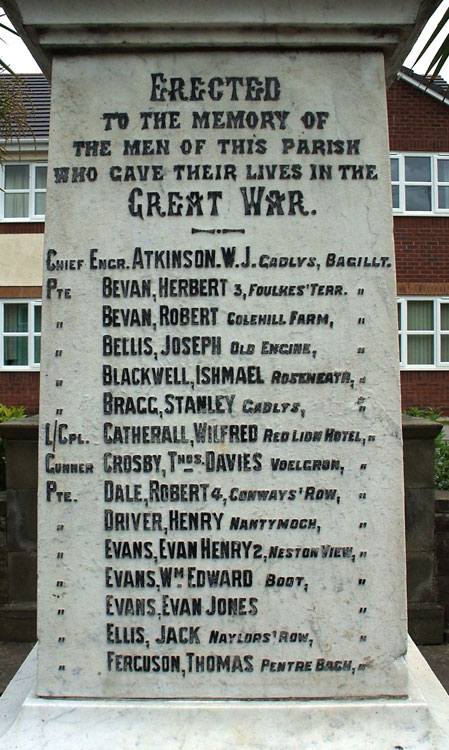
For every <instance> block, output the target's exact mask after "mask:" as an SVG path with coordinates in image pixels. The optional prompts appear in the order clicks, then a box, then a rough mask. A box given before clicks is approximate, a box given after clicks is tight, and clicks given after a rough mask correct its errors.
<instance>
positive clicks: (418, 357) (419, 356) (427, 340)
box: [407, 336, 433, 365]
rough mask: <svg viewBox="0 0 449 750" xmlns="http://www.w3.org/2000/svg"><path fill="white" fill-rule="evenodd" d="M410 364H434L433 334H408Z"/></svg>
mask: <svg viewBox="0 0 449 750" xmlns="http://www.w3.org/2000/svg"><path fill="white" fill-rule="evenodd" d="M407 343H408V364H409V365H433V336H407Z"/></svg>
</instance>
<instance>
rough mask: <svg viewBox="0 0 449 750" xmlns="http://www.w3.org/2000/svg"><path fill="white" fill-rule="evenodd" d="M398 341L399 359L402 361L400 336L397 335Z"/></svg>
mask: <svg viewBox="0 0 449 750" xmlns="http://www.w3.org/2000/svg"><path fill="white" fill-rule="evenodd" d="M398 339H399V341H398V343H399V361H400V362H402V336H398Z"/></svg>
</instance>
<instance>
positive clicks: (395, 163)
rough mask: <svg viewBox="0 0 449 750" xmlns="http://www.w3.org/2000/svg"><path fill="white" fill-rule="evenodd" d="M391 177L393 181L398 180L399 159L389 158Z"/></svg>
mask: <svg viewBox="0 0 449 750" xmlns="http://www.w3.org/2000/svg"><path fill="white" fill-rule="evenodd" d="M390 171H391V179H392V181H393V182H397V181H398V180H399V159H390Z"/></svg>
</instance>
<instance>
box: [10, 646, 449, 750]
mask: <svg viewBox="0 0 449 750" xmlns="http://www.w3.org/2000/svg"><path fill="white" fill-rule="evenodd" d="M407 658H408V665H409V676H410V696H409V698H407V699H385V698H380V699H377V700H361V701H356V700H348V701H341V700H335V701H331V700H325V701H324V700H317V701H212V700H211V701H204V700H201V701H193V700H192V701H186V700H171V701H169V700H159V701H155V700H123V701H117V700H110V701H107V700H97V699H91V700H85V699H82V700H74V699H67V698H66V699H52V698H38V697H36V695H35V692H34V686H35V679H36V649H33V651H32V652H31V654H30V655H29V657H28V659H27V660H26V661H25V662H24V664H23V665H22V667H21V668H20V670H19V671H18V673H17V675H16V676H15V678H14V680H13V681H12V682H11V683H10V685H9V687H8V688H7V690H6V691H5V693H4V695H3V697H2V698H1V699H0V738H2V739H1V740H0V746H1V748H2V750H39V749H40V748H45V749H46V750H60V748H64V750H70V748H77V749H78V748H83V750H106V749H107V750H114V749H115V748H120V749H121V750H122V749H123V750H127V749H128V748H129V749H131V748H136V747H140V748H154V747H163V748H164V750H177V749H178V748H181V747H182V748H183V750H197V749H198V747H206V748H207V749H208V750H229V748H231V747H232V748H239V749H240V750H278V748H280V747H282V748H283V750H293V749H295V750H297V749H298V748H301V750H312V748H314V749H315V750H316V748H320V750H360V748H361V747H363V748H365V749H366V750H393V749H394V748H400V750H418V748H419V750H421V749H424V748H425V750H442V748H447V747H449V696H448V695H447V693H446V691H445V690H444V688H443V687H442V686H441V684H440V683H439V682H438V680H437V679H436V677H435V675H434V674H433V672H432V671H431V669H430V668H429V666H428V665H427V663H426V662H425V660H424V659H423V657H422V656H421V654H420V653H419V652H418V650H417V648H416V646H415V645H414V644H413V643H412V642H410V644H409V652H408V657H407Z"/></svg>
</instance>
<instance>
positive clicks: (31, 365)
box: [0, 297, 42, 372]
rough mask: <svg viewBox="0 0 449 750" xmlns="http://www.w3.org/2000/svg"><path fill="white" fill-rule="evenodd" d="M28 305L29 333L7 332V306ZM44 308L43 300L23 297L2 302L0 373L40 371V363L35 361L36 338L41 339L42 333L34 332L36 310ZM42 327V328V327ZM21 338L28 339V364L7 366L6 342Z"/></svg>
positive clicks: (0, 315)
mask: <svg viewBox="0 0 449 750" xmlns="http://www.w3.org/2000/svg"><path fill="white" fill-rule="evenodd" d="M8 304H9V305H11V304H12V305H18V304H27V305H28V331H26V332H24V333H18V332H15V331H11V332H5V330H4V328H5V305H8ZM41 306H42V300H41V299H24V298H23V297H15V298H12V299H2V300H0V371H2V372H24V371H36V370H38V371H39V370H40V362H35V361H34V338H35V337H36V336H37V337H39V338H40V337H41V332H40V331H35V330H34V310H35V308H36V307H41ZM41 327H42V326H41ZM17 336H20V337H21V338H27V339H28V364H27V365H5V364H3V362H4V353H5V340H6V339H7V338H14V337H17Z"/></svg>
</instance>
